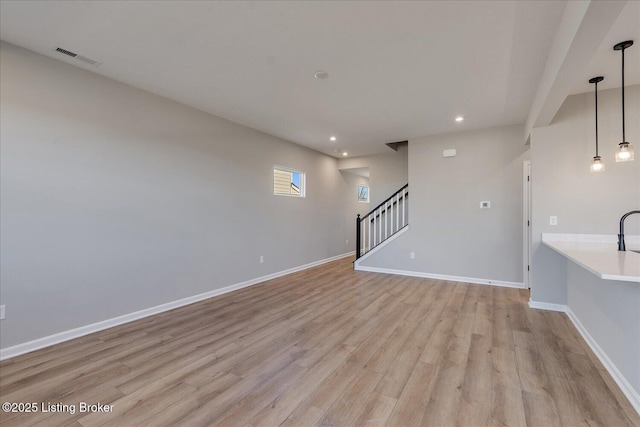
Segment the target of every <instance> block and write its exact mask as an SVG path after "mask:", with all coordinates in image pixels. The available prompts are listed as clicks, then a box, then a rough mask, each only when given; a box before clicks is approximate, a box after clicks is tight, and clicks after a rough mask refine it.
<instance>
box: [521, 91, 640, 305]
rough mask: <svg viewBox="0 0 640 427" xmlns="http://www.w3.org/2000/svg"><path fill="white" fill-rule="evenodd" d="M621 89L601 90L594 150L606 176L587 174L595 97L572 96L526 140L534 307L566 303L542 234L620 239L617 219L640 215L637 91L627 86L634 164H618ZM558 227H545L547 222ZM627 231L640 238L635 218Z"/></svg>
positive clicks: (561, 277)
mask: <svg viewBox="0 0 640 427" xmlns="http://www.w3.org/2000/svg"><path fill="white" fill-rule="evenodd" d="M620 98H621V94H620V89H612V90H606V91H599V92H598V127H599V146H600V147H599V148H600V149H599V152H600V156H602V158H603V159H604V161H605V169H606V170H605V172H602V173H591V172H589V164H590V161H591V159H592V158H593V156H594V155H595V110H594V104H595V102H594V96H593V93H585V94H581V95H574V96H570V97H568V98H567V99H566V101H565V102H564V104H563V105H562V108H561V109H560V111H558V114H557V115H556V117H555V119H554V121H553V123H552V124H551V125H550V126H547V127H543V128H536V129H534V130H533V133H532V136H531V169H532V177H533V183H532V218H533V229H532V251H533V252H532V253H533V263H532V284H531V299H532V300H533V301H536V302H546V303H553V304H567V286H566V275H567V272H566V269H567V261H566V259H565V258H564V257H562V256H561V255H559V254H557V253H555V252H554V251H552V250H551V249H549V248H547V247H546V246H544V245H541V244H540V239H541V234H542V233H579V234H617V233H618V224H619V220H620V217H621V216H622V214H624V213H625V212H628V211H630V210H634V209H640V153H638V152H637V151H638V148H640V120H639V117H640V108H639V107H640V86H638V85H636V86H631V87H627V88H625V98H626V106H625V109H626V136H627V141H629V142H631V143H633V144H634V146H635V149H636V155H635V156H636V160H635V161H633V162H625V163H615V159H614V155H615V148H616V146H617V145H618V143H619V142H621V140H622V114H621V106H620ZM551 215H555V216H557V217H558V225H557V226H551V225H549V216H551ZM625 232H627V233H628V234H638V233H639V232H640V216H637V215H634V216H631V217H629V219H628V220H627V221H626V229H625Z"/></svg>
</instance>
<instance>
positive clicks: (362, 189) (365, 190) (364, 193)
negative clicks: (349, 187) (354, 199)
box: [358, 185, 369, 203]
mask: <svg viewBox="0 0 640 427" xmlns="http://www.w3.org/2000/svg"><path fill="white" fill-rule="evenodd" d="M358 201H359V202H362V203H369V187H367V186H366V185H358Z"/></svg>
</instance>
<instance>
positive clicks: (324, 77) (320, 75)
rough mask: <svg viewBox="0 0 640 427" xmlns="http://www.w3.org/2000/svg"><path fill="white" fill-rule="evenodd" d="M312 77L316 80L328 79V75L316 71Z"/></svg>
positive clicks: (324, 72)
mask: <svg viewBox="0 0 640 427" xmlns="http://www.w3.org/2000/svg"><path fill="white" fill-rule="evenodd" d="M314 77H315V78H316V79H320V80H323V79H326V78H327V77H329V73H327V72H326V71H316V73H315V74H314Z"/></svg>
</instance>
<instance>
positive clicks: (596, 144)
mask: <svg viewBox="0 0 640 427" xmlns="http://www.w3.org/2000/svg"><path fill="white" fill-rule="evenodd" d="M623 127H624V126H623ZM623 133H624V132H623ZM596 157H598V82H596Z"/></svg>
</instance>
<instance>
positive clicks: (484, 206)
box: [480, 201, 491, 209]
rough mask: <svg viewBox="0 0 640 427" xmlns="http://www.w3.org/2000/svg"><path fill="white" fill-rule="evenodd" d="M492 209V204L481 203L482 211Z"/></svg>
mask: <svg viewBox="0 0 640 427" xmlns="http://www.w3.org/2000/svg"><path fill="white" fill-rule="evenodd" d="M490 207H491V202H489V201H484V202H480V209H489V208H490Z"/></svg>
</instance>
